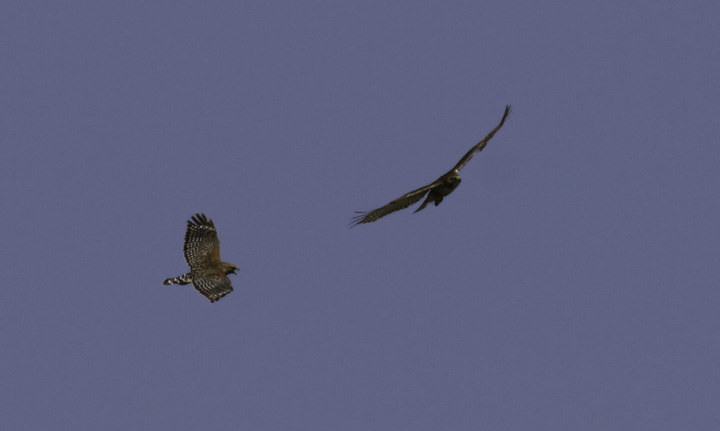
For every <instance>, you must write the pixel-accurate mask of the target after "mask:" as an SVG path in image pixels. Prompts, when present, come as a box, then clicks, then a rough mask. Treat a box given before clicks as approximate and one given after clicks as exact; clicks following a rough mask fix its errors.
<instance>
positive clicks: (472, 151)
mask: <svg viewBox="0 0 720 431" xmlns="http://www.w3.org/2000/svg"><path fill="white" fill-rule="evenodd" d="M511 110H512V107H511V106H510V105H507V106H506V107H505V113H504V114H503V117H502V120H500V124H498V125H497V126H496V127H495V128H494V129H492V131H491V132H490V133H488V135H487V136H486V137H485V138H484V139H483V140H482V141H480V142H478V143H477V145H475V146H474V147H472V148H471V149H470V151H468V152H467V153H465V155H464V156H463V158H462V159H460V161H459V162H458V163H457V165H455V167H454V168H453V169H457V170H458V171H460V169H462V168H463V166H465V164H467V162H469V161H470V159H472V156H473V155H475V153H477V152H478V151H482V149H483V148H485V145H487V143H488V142H489V141H490V139H492V137H493V136H495V133H497V131H498V130H500V128H501V127H502V126H503V124H505V119H506V118H507V117H508V115H510V111H511Z"/></svg>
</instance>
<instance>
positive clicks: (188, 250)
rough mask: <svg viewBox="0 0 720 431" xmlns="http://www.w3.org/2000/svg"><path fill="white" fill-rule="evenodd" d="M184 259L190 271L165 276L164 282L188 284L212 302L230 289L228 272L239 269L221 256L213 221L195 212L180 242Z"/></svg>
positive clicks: (230, 290) (232, 272)
mask: <svg viewBox="0 0 720 431" xmlns="http://www.w3.org/2000/svg"><path fill="white" fill-rule="evenodd" d="M183 252H184V254H185V261H187V264H188V266H189V267H190V272H188V273H187V274H183V275H181V276H179V277H174V278H168V279H166V280H165V281H164V282H163V284H166V285H169V284H189V283H192V284H193V286H194V287H195V290H197V291H198V292H200V293H201V294H202V295H203V296H205V297H206V298H208V299H209V300H210V302H215V301H217V300H218V299H220V298H222V297H223V296H225V295H227V294H228V293H230V292H232V290H233V289H232V283H231V282H230V279H229V278H228V274H235V271H236V270H238V269H239V268H238V267H237V266H235V265H233V264H232V263H227V262H223V261H222V260H221V259H220V240H219V239H218V236H217V230H216V229H215V224H214V223H213V221H212V220H210V219H208V218H207V217H206V216H205V214H200V213H198V214H195V215H194V216H192V220H188V223H187V231H186V232H185V243H184V245H183Z"/></svg>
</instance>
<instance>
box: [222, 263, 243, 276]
mask: <svg viewBox="0 0 720 431" xmlns="http://www.w3.org/2000/svg"><path fill="white" fill-rule="evenodd" d="M239 269H240V268H238V267H237V266H235V265H233V264H232V263H229V264H227V267H226V268H225V274H226V275H228V274H235V271H238V270H239Z"/></svg>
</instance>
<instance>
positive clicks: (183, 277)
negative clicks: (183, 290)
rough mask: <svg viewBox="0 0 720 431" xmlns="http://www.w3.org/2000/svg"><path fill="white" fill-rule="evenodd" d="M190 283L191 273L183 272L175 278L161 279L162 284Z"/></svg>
mask: <svg viewBox="0 0 720 431" xmlns="http://www.w3.org/2000/svg"><path fill="white" fill-rule="evenodd" d="M190 283H192V275H191V273H189V272H188V273H187V274H183V275H181V276H180V277H175V278H168V279H167V280H165V281H163V284H166V285H170V284H190Z"/></svg>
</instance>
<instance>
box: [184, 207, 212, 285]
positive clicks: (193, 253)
mask: <svg viewBox="0 0 720 431" xmlns="http://www.w3.org/2000/svg"><path fill="white" fill-rule="evenodd" d="M183 251H184V252H185V260H186V261H187V263H188V266H189V267H190V270H191V271H193V272H194V271H198V270H199V271H203V270H204V269H205V268H207V267H208V264H209V262H210V261H212V260H220V240H219V239H218V236H217V230H216V229H215V224H214V223H213V222H212V220H210V219H208V218H207V217H205V214H195V215H194V216H192V220H188V224H187V231H185V245H183Z"/></svg>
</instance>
